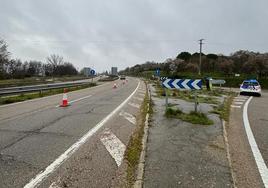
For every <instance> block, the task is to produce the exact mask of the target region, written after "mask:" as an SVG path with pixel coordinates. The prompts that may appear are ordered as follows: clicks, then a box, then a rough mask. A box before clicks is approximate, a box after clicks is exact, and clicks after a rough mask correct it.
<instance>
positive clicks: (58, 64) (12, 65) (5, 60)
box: [0, 40, 78, 79]
mask: <svg viewBox="0 0 268 188" xmlns="http://www.w3.org/2000/svg"><path fill="white" fill-rule="evenodd" d="M7 47H8V46H7V44H6V42H5V41H4V40H0V79H9V78H25V77H32V76H64V75H77V74H78V71H77V69H76V68H75V67H74V65H73V64H72V63H70V62H68V61H65V60H64V59H63V57H62V56H60V55H57V54H52V55H50V56H49V57H47V58H46V62H41V61H36V60H30V61H24V62H22V61H21V60H20V59H10V52H9V51H8V49H7Z"/></svg>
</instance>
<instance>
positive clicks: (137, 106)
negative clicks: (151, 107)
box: [128, 102, 140, 108]
mask: <svg viewBox="0 0 268 188" xmlns="http://www.w3.org/2000/svg"><path fill="white" fill-rule="evenodd" d="M128 104H129V105H130V106H132V107H134V108H140V105H138V104H136V103H131V102H129V103H128Z"/></svg>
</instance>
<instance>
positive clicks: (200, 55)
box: [198, 39, 205, 75]
mask: <svg viewBox="0 0 268 188" xmlns="http://www.w3.org/2000/svg"><path fill="white" fill-rule="evenodd" d="M203 40H205V39H200V40H198V41H199V45H200V53H199V69H198V75H201V66H202V45H203V44H204V43H203Z"/></svg>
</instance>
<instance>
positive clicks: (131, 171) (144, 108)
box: [125, 92, 152, 187]
mask: <svg viewBox="0 0 268 188" xmlns="http://www.w3.org/2000/svg"><path fill="white" fill-rule="evenodd" d="M149 103H150V101H149V96H148V92H146V95H145V98H144V101H143V103H142V105H141V108H140V115H139V116H138V118H137V128H136V130H135V132H134V133H133V134H132V136H131V138H130V141H129V143H128V146H127V149H126V152H125V159H126V160H127V184H128V185H127V187H132V185H133V184H134V182H135V180H136V170H137V167H138V164H139V159H140V154H141V151H142V138H143V135H144V126H145V120H146V114H147V113H149V112H150V111H151V110H152V109H151V110H150V108H149V109H148V104H149Z"/></svg>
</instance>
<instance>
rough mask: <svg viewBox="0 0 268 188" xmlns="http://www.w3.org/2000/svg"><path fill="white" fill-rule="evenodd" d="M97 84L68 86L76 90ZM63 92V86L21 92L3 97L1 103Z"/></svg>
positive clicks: (71, 89) (0, 99)
mask: <svg viewBox="0 0 268 188" xmlns="http://www.w3.org/2000/svg"><path fill="white" fill-rule="evenodd" d="M94 86H96V83H89V84H86V85H81V86H74V87H68V91H69V92H70V91H75V90H80V89H85V88H88V87H94ZM60 93H63V88H61V89H51V90H47V91H42V92H35V93H27V94H21V95H17V96H7V97H1V98H0V105H3V104H11V103H15V102H22V101H26V100H30V99H35V98H41V97H46V96H50V95H56V94H60Z"/></svg>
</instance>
